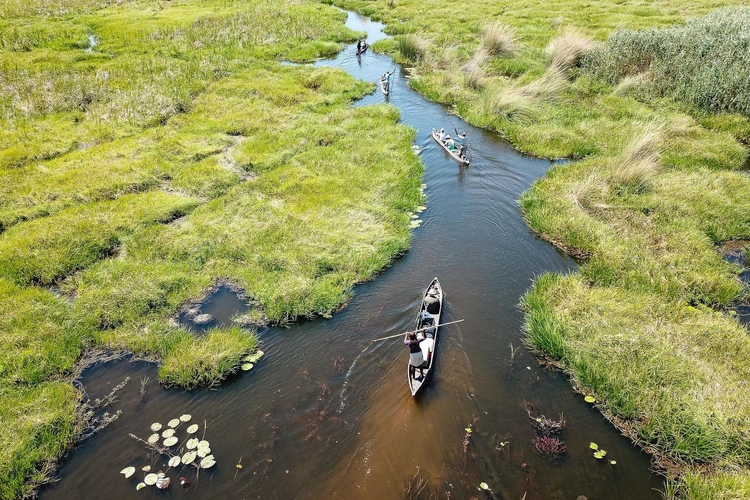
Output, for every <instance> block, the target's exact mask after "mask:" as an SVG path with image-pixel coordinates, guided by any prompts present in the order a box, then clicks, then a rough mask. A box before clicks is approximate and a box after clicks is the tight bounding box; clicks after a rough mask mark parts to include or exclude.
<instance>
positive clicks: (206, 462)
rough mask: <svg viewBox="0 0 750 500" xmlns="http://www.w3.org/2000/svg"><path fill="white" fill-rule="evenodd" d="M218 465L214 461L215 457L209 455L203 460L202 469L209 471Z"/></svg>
mask: <svg viewBox="0 0 750 500" xmlns="http://www.w3.org/2000/svg"><path fill="white" fill-rule="evenodd" d="M215 464H216V460H214V456H213V455H209V456H207V457H206V458H204V459H203V460H201V467H202V468H204V469H208V468H209V467H213V466H214V465H215Z"/></svg>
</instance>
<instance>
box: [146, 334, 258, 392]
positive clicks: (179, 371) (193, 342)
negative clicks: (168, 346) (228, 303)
mask: <svg viewBox="0 0 750 500" xmlns="http://www.w3.org/2000/svg"><path fill="white" fill-rule="evenodd" d="M256 345H257V339H256V337H255V336H254V335H253V334H252V333H251V332H249V331H247V330H244V329H242V328H240V327H237V326H232V327H228V328H214V329H211V330H209V331H208V332H207V333H206V334H205V335H204V336H203V337H201V338H194V337H192V336H187V337H186V338H185V340H184V341H183V342H181V343H180V344H178V345H176V346H175V348H174V349H173V351H172V353H171V354H170V355H168V356H167V358H166V359H165V360H164V362H163V363H162V364H161V366H160V367H159V379H160V380H161V381H162V382H163V383H165V384H166V385H168V386H169V385H175V386H179V387H185V388H188V389H190V388H193V387H198V386H208V387H213V386H215V385H217V384H218V383H220V382H221V381H222V380H224V379H225V378H226V377H227V376H228V375H230V374H232V373H234V372H235V371H237V370H239V367H240V360H241V359H242V356H243V355H245V354H249V353H250V352H251V351H253V350H254V349H255V346H256Z"/></svg>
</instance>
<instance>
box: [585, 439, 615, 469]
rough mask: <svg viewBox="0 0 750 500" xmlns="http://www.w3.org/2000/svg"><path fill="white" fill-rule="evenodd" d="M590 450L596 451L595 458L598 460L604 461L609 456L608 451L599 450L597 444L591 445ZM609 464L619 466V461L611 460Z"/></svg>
mask: <svg viewBox="0 0 750 500" xmlns="http://www.w3.org/2000/svg"><path fill="white" fill-rule="evenodd" d="M589 448H591V449H592V450H594V457H595V458H596V459H597V460H601V459H603V458H604V457H606V456H607V450H601V449H599V445H598V444H596V443H591V444H590V445H589ZM609 463H610V464H612V465H615V464H617V461H615V460H610V461H609Z"/></svg>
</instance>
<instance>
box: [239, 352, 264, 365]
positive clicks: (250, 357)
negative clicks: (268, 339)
mask: <svg viewBox="0 0 750 500" xmlns="http://www.w3.org/2000/svg"><path fill="white" fill-rule="evenodd" d="M263 354H265V353H264V352H263V351H261V350H260V349H258V350H257V351H255V352H254V353H252V354H248V355H247V356H245V357H244V358H242V361H245V362H247V363H257V362H258V360H259V359H260V358H262V357H263Z"/></svg>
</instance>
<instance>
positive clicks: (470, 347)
mask: <svg viewBox="0 0 750 500" xmlns="http://www.w3.org/2000/svg"><path fill="white" fill-rule="evenodd" d="M347 25H348V26H349V27H351V28H353V29H355V30H359V31H367V32H368V41H369V42H370V43H373V42H374V41H375V40H377V39H379V38H382V37H384V36H385V35H384V34H383V33H382V32H381V28H382V26H381V25H380V24H378V23H374V22H370V21H368V20H367V19H365V18H362V17H360V16H357V15H355V14H349V16H348V21H347ZM316 64H317V65H325V66H336V67H339V68H343V69H344V70H346V71H347V72H349V73H350V74H352V75H353V76H355V77H356V78H359V79H363V80H368V81H373V82H375V81H377V79H378V77H379V76H380V75H381V74H383V73H384V72H385V71H386V70H388V69H391V68H393V67H394V64H393V62H392V61H391V59H390V58H389V57H387V56H385V55H379V54H375V53H373V52H372V51H371V50H368V51H367V52H366V53H365V55H364V56H363V57H362V58H361V59H357V58H356V57H355V55H354V46H353V45H352V46H349V47H347V48H346V50H344V51H343V52H341V53H340V54H339V55H338V57H336V58H335V59H333V60H325V61H319V62H318V63H316ZM383 100H384V96H383V94H382V93H380V91H379V90H378V91H377V92H375V93H373V94H371V95H369V96H366V97H365V98H364V99H362V100H361V101H360V102H358V103H356V104H355V105H357V106H366V105H369V104H374V103H380V102H383ZM388 100H389V102H390V103H391V104H392V105H394V106H397V107H398V108H399V110H400V111H401V117H402V121H403V123H405V124H407V125H410V126H412V127H414V128H415V129H416V130H417V131H418V132H417V139H416V144H415V149H416V150H418V151H419V154H420V156H421V159H422V161H423V162H424V164H425V167H426V172H425V179H424V183H425V184H426V188H425V193H426V195H427V210H426V211H424V212H423V213H422V214H421V215H420V217H421V219H422V220H423V223H422V225H421V226H420V227H419V228H417V229H415V231H414V237H413V246H412V248H411V249H410V250H409V252H408V253H407V254H405V255H404V256H403V257H401V258H399V259H398V260H397V261H395V262H394V263H393V265H392V266H391V267H389V268H388V269H386V270H385V271H384V272H383V273H382V274H381V275H379V276H378V277H376V278H375V279H374V280H373V281H371V282H369V283H366V284H363V285H360V286H357V287H356V289H355V293H354V297H353V298H352V300H351V301H350V303H349V304H348V305H347V307H346V308H345V309H344V310H343V311H341V312H339V313H338V314H336V315H335V316H334V317H333V318H332V319H329V320H323V319H320V320H315V321H302V322H299V323H296V324H293V325H291V326H290V327H289V328H266V329H262V330H261V331H260V332H259V333H260V339H261V341H262V348H263V350H264V351H265V353H266V356H265V357H264V358H263V359H262V360H261V361H260V362H259V363H258V364H257V365H256V367H255V368H254V369H253V370H251V371H250V372H247V373H242V374H240V375H237V376H234V377H232V378H231V379H230V380H229V381H227V382H226V383H224V384H223V385H222V386H221V387H219V388H217V389H216V390H208V389H204V390H197V391H192V392H187V391H181V390H166V389H163V388H162V387H161V386H160V385H159V384H158V383H157V382H156V379H157V374H156V367H155V366H154V365H152V364H149V363H146V362H135V363H131V362H128V361H126V360H122V361H118V362H111V363H106V364H103V365H99V366H96V367H94V368H91V369H89V370H87V371H86V372H85V373H84V376H83V379H82V382H83V384H84V386H85V387H86V389H87V392H88V393H89V394H90V395H91V396H92V397H101V396H102V395H104V394H106V393H107V392H109V390H110V389H111V387H112V386H114V385H116V384H118V383H119V382H120V381H122V379H123V378H124V377H126V376H130V377H131V383H130V384H128V385H127V386H126V387H125V388H124V389H123V390H122V391H121V392H120V393H119V394H118V400H117V401H116V402H115V403H114V404H113V405H112V409H113V410H114V409H119V410H121V411H122V412H123V413H122V416H121V417H120V418H119V419H118V420H117V421H115V422H114V423H113V424H112V425H111V426H110V427H108V428H107V429H105V430H104V431H102V432H101V433H99V434H97V435H95V436H94V437H93V438H91V439H88V440H87V441H85V442H84V443H83V444H81V445H80V446H78V447H77V448H75V449H74V450H72V451H71V452H70V453H69V455H68V456H67V457H66V459H64V461H63V463H62V466H61V468H60V470H59V476H60V478H61V480H60V481H59V482H57V483H55V484H52V485H50V486H47V487H45V488H44V489H43V490H42V491H41V492H40V496H41V497H42V498H48V499H52V498H54V499H56V500H67V499H70V500H72V499H81V498H102V497H110V498H151V497H157V496H161V495H164V494H167V495H169V496H177V497H182V496H192V497H195V498H198V497H200V498H232V499H234V498H238V499H239V498H266V499H277V498H279V499H280V498H295V499H296V498H304V499H357V498H365V499H391V498H407V497H411V498H453V499H464V498H466V499H468V498H510V499H521V498H525V499H527V500H532V499H576V498H578V497H579V496H580V495H584V496H586V497H588V498H590V499H594V498H599V499H604V498H606V499H610V500H612V499H632V498H638V499H650V498H652V499H658V498H661V495H660V494H659V492H658V489H661V488H662V487H663V486H662V480H661V478H660V477H659V476H657V475H656V474H654V473H652V472H650V470H649V457H648V456H647V455H646V454H644V453H643V452H641V451H640V449H638V448H637V447H635V446H633V445H632V444H631V443H630V441H629V440H628V439H627V438H625V437H623V436H621V435H620V434H619V433H618V432H617V431H616V430H615V428H614V427H613V426H612V425H610V424H609V423H608V422H607V421H606V420H605V419H604V418H603V417H602V416H601V414H600V413H599V412H598V411H597V410H596V409H595V408H594V407H593V406H592V405H590V404H588V403H585V402H584V400H583V397H582V396H581V395H578V394H576V393H575V392H574V391H573V390H572V389H571V386H570V382H569V381H568V379H567V377H565V376H564V375H562V374H560V373H559V372H555V371H554V370H549V369H546V368H543V367H541V366H540V365H539V364H538V363H537V361H536V359H535V358H534V356H533V355H532V354H531V353H530V352H528V351H527V350H526V349H525V348H524V347H523V346H522V339H523V333H522V320H523V316H522V313H521V311H520V310H519V308H518V303H519V299H520V297H521V295H522V294H523V293H524V292H525V291H526V290H527V289H528V288H529V286H530V285H531V283H532V280H533V279H534V277H535V276H537V275H539V274H540V273H543V272H545V271H554V272H561V273H566V272H571V271H575V270H576V268H577V266H576V263H575V262H573V261H572V260H571V259H570V258H569V257H567V256H565V255H564V254H562V253H560V252H559V251H557V250H556V249H555V248H554V247H553V246H552V245H550V244H549V243H547V242H545V241H542V240H541V239H539V238H538V237H536V236H535V235H534V234H533V233H532V232H531V231H530V230H529V228H528V227H527V226H526V224H525V223H524V221H523V219H522V217H521V214H520V211H519V208H518V204H517V200H518V199H519V197H520V195H521V193H522V192H523V191H525V190H526V189H528V188H529V187H530V186H531V184H532V183H533V182H534V180H536V179H538V178H539V177H541V176H543V175H544V174H545V173H546V172H547V170H548V169H549V168H550V166H551V162H550V161H548V160H541V159H535V158H531V157H527V156H524V155H522V154H520V153H518V152H517V151H515V150H514V149H512V148H511V147H509V146H508V145H507V144H506V143H505V142H503V141H502V140H501V139H500V138H499V137H498V136H497V135H496V134H494V133H490V132H488V131H485V130H481V129H477V128H474V127H471V126H470V125H467V124H466V123H464V122H463V121H462V120H461V119H459V118H458V117H456V116H451V115H449V114H448V113H447V111H446V110H445V109H444V108H443V107H441V106H440V105H437V104H434V103H431V102H428V101H426V100H425V99H423V98H422V97H421V96H420V95H419V94H417V93H416V92H414V91H412V90H410V89H409V87H408V81H407V79H406V78H405V75H404V73H403V71H402V69H401V68H398V70H397V72H396V74H395V75H394V80H393V84H392V92H391V95H390V96H389V97H388ZM451 122H452V123H453V124H455V126H456V127H457V128H458V129H459V130H462V131H467V132H468V144H469V147H470V149H471V152H472V154H473V161H472V164H471V166H469V167H467V168H459V166H458V165H457V164H456V163H455V162H454V161H453V160H451V159H450V158H449V157H448V156H447V154H446V153H445V152H444V151H443V150H442V149H440V148H439V147H438V145H437V144H435V142H434V141H433V140H432V139H431V137H430V131H431V128H432V127H438V128H439V127H445V128H446V130H447V131H449V132H452V131H453V126H452V124H451ZM363 133H365V132H363ZM363 182H366V179H363ZM435 276H437V277H438V278H439V279H440V282H441V284H442V285H443V289H444V291H445V293H446V303H445V312H444V316H443V320H444V321H452V320H457V319H464V320H465V321H464V322H462V323H458V324H455V325H451V326H448V327H445V328H443V329H441V333H440V338H439V344H438V347H437V360H436V368H435V370H434V373H433V375H432V378H431V380H430V381H429V384H428V386H427V387H426V388H425V389H424V390H423V393H422V394H421V397H420V398H418V399H417V400H414V399H412V397H411V395H410V393H409V390H408V387H407V384H406V369H407V367H406V364H407V360H408V351H407V350H406V349H405V347H404V346H403V345H402V343H401V341H400V340H399V339H396V340H393V341H384V342H379V343H375V344H371V343H370V342H369V341H368V340H369V339H372V338H375V337H381V336H386V335H393V334H396V333H399V332H402V331H405V330H408V329H409V328H410V327H411V326H412V324H413V322H414V317H415V314H416V310H417V307H418V304H419V301H420V299H421V295H422V293H423V292H424V288H425V287H426V286H427V284H428V283H429V282H430V280H431V279H432V278H433V277H435ZM238 307H241V304H240V303H239V302H238V301H237V299H236V297H234V296H233V295H232V293H231V292H230V291H229V290H228V289H221V290H220V293H219V294H218V295H216V296H215V297H213V300H212V302H211V303H210V304H209V305H207V306H205V308H204V309H206V310H208V309H209V308H213V309H212V310H211V313H212V314H213V315H214V316H216V322H218V323H221V322H222V321H228V318H229V317H230V316H231V314H232V313H233V312H234V311H235V310H236V309H237V308H238ZM202 312H205V311H204V310H202ZM145 377H148V379H147V380H146V378H145ZM141 382H143V383H141ZM141 386H143V390H144V391H145V392H143V393H142V389H141ZM524 403H530V404H531V405H532V406H533V408H534V415H536V414H544V415H546V416H547V417H551V418H555V419H557V418H559V416H560V415H562V416H563V417H564V419H565V420H566V423H567V426H566V428H565V430H564V431H563V433H562V435H561V439H562V440H563V441H564V442H565V444H566V446H567V451H566V453H565V454H564V455H563V456H562V457H561V458H558V459H549V458H547V457H543V456H541V455H540V454H539V453H537V452H536V451H535V449H534V445H533V444H532V439H534V437H535V436H536V433H535V430H534V429H533V427H532V425H531V420H530V419H529V416H528V414H527V412H526V411H525V410H524V408H523V407H522V405H523V404H524ZM183 413H189V414H191V415H192V418H193V421H195V422H199V423H201V424H202V423H203V422H204V421H205V422H207V424H208V429H207V430H206V433H205V437H206V439H208V440H209V441H210V443H211V450H212V453H213V455H214V456H215V457H216V461H217V465H216V466H214V467H213V468H212V469H207V470H204V471H202V472H201V475H200V478H199V480H197V481H195V480H193V484H191V485H190V487H189V488H187V489H185V490H183V489H181V488H180V486H179V484H176V482H177V477H178V476H180V475H188V476H190V477H192V476H194V475H195V473H194V471H192V470H187V469H186V470H184V471H182V472H179V469H178V470H177V471H175V470H174V469H172V470H171V471H169V475H170V476H172V481H173V483H172V486H171V488H170V489H169V490H167V492H162V491H159V490H156V489H155V488H147V489H146V490H142V491H138V492H136V490H135V484H136V483H137V482H138V481H139V480H140V479H138V480H136V477H132V478H130V479H125V478H124V476H123V475H121V474H119V471H120V470H121V469H122V468H124V467H125V466H128V465H138V468H140V465H145V464H147V463H150V464H154V465H155V466H156V467H155V469H156V468H164V469H166V466H164V465H163V462H164V461H163V460H157V459H156V458H154V457H150V456H149V455H148V452H147V451H146V450H145V448H144V447H143V446H142V445H141V444H139V443H137V442H135V441H134V440H132V439H131V438H129V437H128V434H129V433H135V434H137V435H139V436H140V437H142V438H144V439H145V438H146V437H148V435H149V434H150V433H151V431H150V430H149V426H150V425H151V423H152V422H157V421H158V422H161V423H166V422H167V421H168V420H170V419H172V418H175V417H178V416H180V415H181V414H183ZM467 428H470V429H471V433H468V432H467V430H466V429H467ZM591 442H595V443H597V444H598V445H599V447H600V448H602V449H606V450H607V452H608V454H607V457H606V459H605V460H597V459H596V458H594V456H593V451H592V450H591V449H590V448H589V443H591ZM610 460H615V461H616V464H615V465H613V464H611V463H610ZM238 463H239V464H240V465H241V466H242V468H238V467H236V465H237V464H238ZM138 475H140V476H141V477H142V475H143V474H142V473H141V472H140V471H138V472H137V474H136V476H138ZM482 482H485V483H487V485H488V487H489V489H490V491H485V492H482V491H480V490H479V485H480V483H482ZM420 487H422V488H423V489H422V490H421V493H419V495H416V494H415V493H416V492H417V490H418V489H419V488H420ZM407 490H410V493H407Z"/></svg>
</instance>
